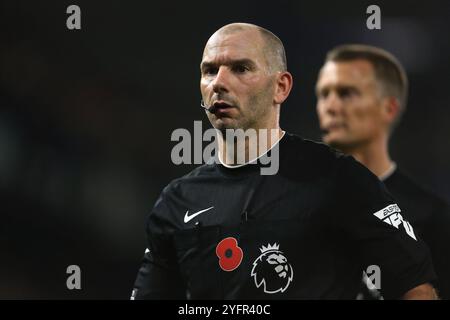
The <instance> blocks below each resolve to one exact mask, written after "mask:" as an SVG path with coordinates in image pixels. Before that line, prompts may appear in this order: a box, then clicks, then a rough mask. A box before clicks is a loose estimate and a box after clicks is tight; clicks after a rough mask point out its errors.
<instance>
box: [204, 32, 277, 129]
mask: <svg viewBox="0 0 450 320" xmlns="http://www.w3.org/2000/svg"><path fill="white" fill-rule="evenodd" d="M263 44H264V43H263V40H262V38H261V36H260V35H259V32H257V31H255V30H247V31H237V32H234V33H232V34H224V33H216V34H215V35H213V36H212V37H211V38H210V39H209V41H208V43H207V45H206V47H205V50H204V53H203V59H202V63H201V65H200V68H201V81H200V90H201V93H202V97H203V100H204V102H205V103H206V105H208V106H210V105H213V104H217V106H218V107H219V108H218V110H217V112H216V113H214V114H211V113H209V112H208V113H207V115H208V118H209V120H210V122H211V124H212V125H213V126H214V127H215V128H217V129H220V130H223V129H228V128H230V129H238V128H242V129H244V130H246V129H248V128H255V129H258V128H264V127H265V123H266V121H267V119H269V118H270V116H271V112H273V111H272V110H273V108H272V105H273V97H274V90H275V89H274V79H275V76H274V75H271V74H269V71H268V68H267V62H266V59H265V56H264V51H263V49H264V46H263Z"/></svg>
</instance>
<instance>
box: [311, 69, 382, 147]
mask: <svg viewBox="0 0 450 320" xmlns="http://www.w3.org/2000/svg"><path fill="white" fill-rule="evenodd" d="M316 94H317V114H318V117H319V122H320V128H321V129H322V130H323V132H324V134H323V140H324V142H325V143H327V144H329V145H331V146H333V147H335V148H338V149H341V150H346V149H351V148H356V147H358V146H362V145H365V144H367V143H370V142H371V141H373V140H374V139H375V138H376V137H378V136H379V135H381V134H383V133H384V132H386V123H385V120H384V119H383V117H382V106H381V104H382V101H383V99H382V97H381V92H380V88H379V86H378V84H377V82H376V79H375V74H374V69H373V67H372V65H371V64H370V62H368V61H366V60H353V61H345V62H333V61H329V62H327V63H326V64H325V65H324V66H323V68H322V70H321V71H320V74H319V79H318V81H317V84H316Z"/></svg>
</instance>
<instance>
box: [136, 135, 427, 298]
mask: <svg viewBox="0 0 450 320" xmlns="http://www.w3.org/2000/svg"><path fill="white" fill-rule="evenodd" d="M274 148H279V149H278V150H279V156H280V168H279V171H278V173H277V174H275V175H270V176H268V175H261V174H260V164H248V165H246V166H241V167H238V168H227V167H225V166H223V165H222V164H217V163H212V164H206V165H203V166H200V167H198V168H196V169H195V170H193V171H192V172H190V173H189V174H187V175H186V176H184V177H182V178H179V179H176V180H174V181H172V182H171V183H170V184H169V185H168V186H167V187H166V188H165V189H164V190H163V192H162V194H161V196H160V198H159V199H158V201H157V202H156V204H155V206H154V208H153V210H152V211H151V213H150V214H149V216H148V219H147V225H146V227H147V228H146V230H147V235H148V249H147V250H146V253H145V256H144V260H143V263H142V266H141V268H140V269H139V272H138V276H137V279H136V282H135V286H134V290H133V293H132V299H145V298H148V299H180V298H181V299H184V298H188V299H354V298H355V297H356V295H357V293H358V288H359V284H360V281H361V274H362V271H363V269H364V268H366V267H367V266H368V265H376V266H378V267H379V269H380V271H381V274H380V275H381V291H382V294H383V295H384V297H385V298H398V297H400V296H401V295H402V294H403V293H405V292H406V291H408V290H409V289H412V288H414V287H416V286H417V285H420V284H422V283H425V282H429V281H432V280H434V271H433V267H432V263H431V260H430V256H429V252H428V249H427V247H426V246H425V245H424V244H423V242H422V241H421V240H420V239H419V238H418V237H417V236H416V234H415V233H414V230H413V229H412V228H411V226H410V225H409V223H408V222H407V221H405V220H404V219H403V218H402V214H401V212H400V208H399V207H398V206H397V205H396V202H395V200H393V198H392V197H391V196H390V195H389V194H388V193H387V191H386V190H385V188H384V186H383V184H382V183H381V182H380V181H379V180H378V178H377V177H376V176H374V175H373V174H372V173H371V172H370V171H369V170H367V169H366V168H365V167H364V166H362V165H360V164H359V163H358V162H356V161H355V160H354V159H353V158H351V157H348V156H343V155H342V154H340V153H337V152H335V151H333V150H332V149H330V148H329V147H327V146H325V145H323V144H319V143H315V142H311V141H307V140H303V139H301V138H300V137H298V136H295V135H292V134H285V135H284V137H283V138H282V139H281V140H280V142H279V143H278V144H277V145H276V146H275V147H274Z"/></svg>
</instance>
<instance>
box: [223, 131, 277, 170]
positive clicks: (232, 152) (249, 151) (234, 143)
mask: <svg viewBox="0 0 450 320" xmlns="http://www.w3.org/2000/svg"><path fill="white" fill-rule="evenodd" d="M245 133H247V135H245V136H244V137H239V138H235V139H233V138H232V137H231V138H230V136H228V138H227V134H226V133H224V134H222V133H218V137H217V138H218V141H219V160H220V161H221V162H222V164H224V165H227V166H241V165H244V164H247V163H251V162H253V161H255V160H256V159H258V158H259V157H261V156H262V155H264V154H265V153H267V151H268V150H270V149H271V148H272V147H273V146H274V145H275V144H276V143H277V142H278V141H279V140H280V139H281V138H282V137H283V135H284V131H283V130H281V128H280V127H277V128H271V129H254V133H255V134H254V135H252V134H251V132H250V130H247V131H245Z"/></svg>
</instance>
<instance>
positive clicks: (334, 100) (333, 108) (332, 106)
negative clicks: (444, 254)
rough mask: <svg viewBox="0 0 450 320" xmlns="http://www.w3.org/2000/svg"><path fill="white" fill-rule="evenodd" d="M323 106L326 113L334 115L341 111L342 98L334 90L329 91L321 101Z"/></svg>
mask: <svg viewBox="0 0 450 320" xmlns="http://www.w3.org/2000/svg"><path fill="white" fill-rule="evenodd" d="M322 105H323V108H324V110H325V112H326V113H328V114H332V115H336V114H338V113H340V112H341V111H342V100H341V99H340V98H339V96H338V95H337V94H336V92H330V93H329V94H328V96H327V97H326V98H325V99H323V101H322Z"/></svg>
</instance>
